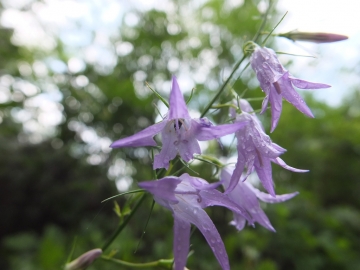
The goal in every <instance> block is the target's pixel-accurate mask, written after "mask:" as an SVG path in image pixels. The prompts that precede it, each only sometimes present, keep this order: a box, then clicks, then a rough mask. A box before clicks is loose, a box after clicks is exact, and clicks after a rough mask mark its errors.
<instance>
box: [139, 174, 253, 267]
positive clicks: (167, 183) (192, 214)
mask: <svg viewBox="0 0 360 270" xmlns="http://www.w3.org/2000/svg"><path fill="white" fill-rule="evenodd" d="M219 185H220V183H215V184H209V183H208V182H207V181H205V180H204V179H201V178H197V177H192V176H190V175H188V174H183V175H181V176H180V177H174V176H170V177H165V178H162V179H159V180H157V181H149V182H141V183H139V186H140V187H141V188H143V189H146V190H147V191H149V192H150V193H152V194H153V196H154V200H155V201H156V202H157V203H159V204H160V205H162V206H164V207H165V208H168V209H170V210H171V211H172V213H173V216H174V244H173V249H174V261H175V270H183V269H184V267H185V265H186V260H187V256H188V253H189V247H190V227H191V223H192V224H194V225H195V226H196V227H197V228H198V229H199V230H200V231H201V233H202V234H203V235H204V237H205V239H206V241H207V242H208V244H209V245H210V247H211V248H212V250H213V252H214V254H215V257H216V258H217V260H218V261H219V264H220V265H221V267H222V269H224V270H227V269H230V266H229V259H228V256H227V253H226V250H225V246H224V243H223V241H222V240H221V237H220V235H219V233H218V231H217V230H216V227H215V225H214V223H213V222H212V221H211V219H210V217H209V216H208V215H207V213H206V212H205V211H204V210H203V208H205V207H208V206H214V205H217V206H224V207H226V208H228V209H230V210H231V211H233V212H234V213H236V214H237V215H239V216H243V217H244V219H245V220H247V221H248V222H250V224H252V223H253V222H252V218H251V216H250V215H249V214H248V213H247V212H246V211H245V209H244V208H242V206H240V205H237V204H236V203H235V202H233V201H231V200H230V199H229V198H228V197H227V196H226V195H224V194H223V193H221V192H220V191H218V190H216V189H215V188H216V187H217V186H219Z"/></svg>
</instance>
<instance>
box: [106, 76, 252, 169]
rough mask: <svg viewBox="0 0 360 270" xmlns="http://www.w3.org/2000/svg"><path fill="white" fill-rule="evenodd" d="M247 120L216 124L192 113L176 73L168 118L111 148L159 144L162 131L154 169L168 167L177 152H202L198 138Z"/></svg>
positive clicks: (185, 154)
mask: <svg viewBox="0 0 360 270" xmlns="http://www.w3.org/2000/svg"><path fill="white" fill-rule="evenodd" d="M245 125H246V123H245V122H242V123H240V122H238V123H234V124H224V125H219V126H214V125H213V124H212V123H211V122H210V121H209V120H208V119H207V118H200V119H193V118H191V117H190V115H189V112H188V109H187V107H186V103H185V100H184V97H183V95H182V94H181V91H180V88H179V85H178V83H177V81H176V77H175V76H173V78H172V89H171V93H170V100H169V111H168V113H167V115H166V117H165V119H164V120H163V121H161V122H159V123H156V124H155V125H152V126H150V127H148V128H146V129H144V130H142V131H140V132H138V133H136V134H134V135H132V136H130V137H127V138H124V139H120V140H117V141H115V142H114V143H113V144H111V145H110V147H112V148H119V147H137V146H156V142H155V141H154V139H153V137H154V136H155V135H156V134H158V133H160V132H161V136H162V149H161V151H160V153H159V154H158V155H156V156H155V159H154V166H153V168H154V169H158V168H166V169H167V168H168V167H169V162H170V160H172V159H174V158H175V157H176V155H177V154H179V155H180V157H181V158H182V159H183V160H185V161H186V162H188V161H190V160H191V159H192V158H193V155H194V154H200V153H201V150H200V146H199V143H198V141H208V140H212V139H216V138H219V137H222V136H225V135H228V134H231V133H234V132H235V131H237V130H239V129H241V128H242V127H244V126H245Z"/></svg>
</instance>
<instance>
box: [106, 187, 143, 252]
mask: <svg viewBox="0 0 360 270" xmlns="http://www.w3.org/2000/svg"><path fill="white" fill-rule="evenodd" d="M146 195H147V193H144V194H143V195H141V197H140V200H139V201H138V202H137V203H136V205H135V207H134V209H133V210H132V211H131V213H130V214H129V215H128V216H127V218H126V219H125V220H124V221H123V223H121V224H120V226H119V227H118V228H117V230H116V231H115V232H114V234H113V235H112V236H111V237H110V239H109V240H108V241H107V242H106V243H105V244H104V246H103V247H102V250H103V251H105V250H106V249H107V248H108V247H109V246H110V245H111V243H112V242H113V241H114V240H115V239H116V237H118V236H119V234H120V233H121V232H122V230H123V229H124V228H125V227H126V225H127V224H128V223H129V221H130V219H131V218H132V217H133V215H134V214H135V213H136V211H137V210H138V208H139V207H140V205H141V204H142V202H143V201H144V200H145V197H146Z"/></svg>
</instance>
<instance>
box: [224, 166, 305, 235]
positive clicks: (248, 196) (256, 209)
mask: <svg viewBox="0 0 360 270" xmlns="http://www.w3.org/2000/svg"><path fill="white" fill-rule="evenodd" d="M232 173H233V169H230V168H228V167H227V168H224V169H222V170H221V173H220V180H221V183H222V185H223V186H224V188H225V189H227V188H228V186H229V185H230V179H231V175H232ZM297 194H299V192H294V193H290V194H283V195H276V196H275V197H273V196H271V195H270V194H267V193H264V192H261V191H260V190H258V189H257V188H255V187H253V186H252V184H251V183H249V181H245V182H243V181H239V182H238V184H237V185H236V186H235V188H234V189H233V190H232V191H231V192H230V193H228V194H227V196H228V197H229V198H230V199H231V200H232V201H233V202H235V203H236V204H237V205H239V206H241V207H243V208H245V209H246V211H248V212H249V213H250V214H251V216H252V218H253V221H255V222H258V223H259V224H260V225H261V226H263V227H265V228H266V229H268V230H270V231H273V232H275V229H274V227H273V226H272V225H271V223H270V221H269V219H268V217H267V216H266V214H265V213H264V211H263V210H262V209H261V207H260V204H259V201H258V199H259V200H261V201H263V202H266V203H280V202H284V201H287V200H289V199H291V198H293V197H295V196H296V195H297ZM245 223H246V219H245V218H244V217H242V216H241V215H239V214H237V213H234V220H233V221H231V223H230V224H231V225H234V226H235V227H236V229H237V230H239V231H240V230H242V229H243V228H244V227H245Z"/></svg>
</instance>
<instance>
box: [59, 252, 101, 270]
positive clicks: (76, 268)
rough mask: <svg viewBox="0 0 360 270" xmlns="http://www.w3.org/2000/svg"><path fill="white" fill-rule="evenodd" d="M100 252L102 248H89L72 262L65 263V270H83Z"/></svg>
mask: <svg viewBox="0 0 360 270" xmlns="http://www.w3.org/2000/svg"><path fill="white" fill-rule="evenodd" d="M101 254H102V250H101V249H100V248H96V249H92V250H89V251H88V252H86V253H84V254H82V255H81V256H80V257H78V258H76V259H75V260H73V261H72V262H69V263H67V264H66V265H65V270H84V269H86V268H87V267H88V266H89V265H90V264H92V262H93V261H94V260H95V259H96V258H98V257H99V256H100V255H101Z"/></svg>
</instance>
